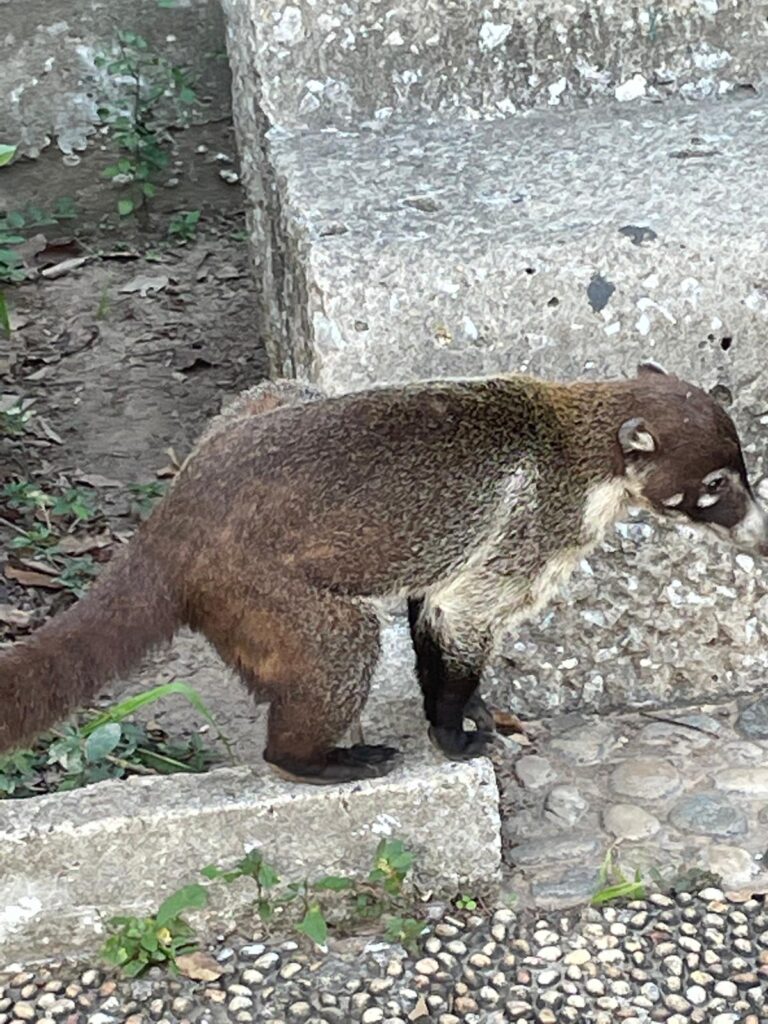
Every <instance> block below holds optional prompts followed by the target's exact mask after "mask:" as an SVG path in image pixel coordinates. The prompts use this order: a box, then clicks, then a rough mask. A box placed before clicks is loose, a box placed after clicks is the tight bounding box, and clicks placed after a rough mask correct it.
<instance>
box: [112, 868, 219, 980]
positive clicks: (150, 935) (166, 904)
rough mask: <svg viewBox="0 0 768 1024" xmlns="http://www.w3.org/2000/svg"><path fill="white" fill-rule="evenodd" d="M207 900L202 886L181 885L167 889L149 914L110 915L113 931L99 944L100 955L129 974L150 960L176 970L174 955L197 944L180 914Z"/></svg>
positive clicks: (185, 951)
mask: <svg viewBox="0 0 768 1024" xmlns="http://www.w3.org/2000/svg"><path fill="white" fill-rule="evenodd" d="M207 903H208V893H207V891H206V889H205V887H204V886H202V885H196V884H193V885H185V886H184V888H182V889H178V890H177V891H176V892H173V893H171V895H170V896H169V897H168V898H167V899H166V900H164V901H163V903H161V904H160V907H159V908H158V910H157V913H156V914H154V915H153V916H151V917H133V916H130V917H129V916H121V917H113V918H112V919H111V920H110V921H109V927H110V929H111V930H112V932H113V934H112V935H110V937H109V938H108V939H107V941H106V942H105V943H104V946H103V947H102V956H103V958H104V959H105V960H106V961H107V963H110V964H114V966H115V967H119V968H120V969H121V971H122V972H123V974H125V975H127V976H128V977H129V978H135V977H136V976H137V975H139V974H142V973H143V972H144V971H145V970H147V968H149V967H152V966H153V965H154V964H161V965H163V966H165V967H167V968H168V970H170V971H171V973H174V974H175V973H178V968H177V966H176V957H178V956H180V955H181V954H182V953H191V952H192V951H193V950H194V949H196V948H197V940H196V939H195V934H194V932H193V930H192V928H191V927H190V925H189V924H188V922H187V921H186V920H185V919H184V917H183V914H184V913H185V912H186V911H188V910H201V909H202V908H203V907H205V906H206V905H207Z"/></svg>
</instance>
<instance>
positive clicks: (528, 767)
mask: <svg viewBox="0 0 768 1024" xmlns="http://www.w3.org/2000/svg"><path fill="white" fill-rule="evenodd" d="M515 773H516V775H517V777H518V779H519V780H520V782H521V783H522V785H523V786H525V788H526V789H540V788H541V787H542V786H546V784H547V783H548V782H552V781H553V780H554V779H555V777H556V776H555V771H554V769H553V767H552V765H551V764H550V763H549V761H547V759H546V758H545V757H539V755H538V754H527V755H525V756H524V757H520V758H518V760H517V761H516V762H515Z"/></svg>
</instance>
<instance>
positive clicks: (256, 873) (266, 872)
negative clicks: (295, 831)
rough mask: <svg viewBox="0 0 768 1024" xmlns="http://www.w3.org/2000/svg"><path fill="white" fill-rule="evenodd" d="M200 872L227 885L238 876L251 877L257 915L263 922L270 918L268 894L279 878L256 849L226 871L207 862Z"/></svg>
mask: <svg viewBox="0 0 768 1024" xmlns="http://www.w3.org/2000/svg"><path fill="white" fill-rule="evenodd" d="M202 874H203V875H204V876H205V877H206V878H208V879H210V880H215V879H220V880H221V881H223V882H226V883H227V885H229V884H230V883H231V882H234V881H235V880H236V879H238V878H252V879H253V881H254V882H255V883H256V910H257V912H258V915H259V917H260V918H261V920H262V921H264V923H265V924H266V923H267V922H268V921H271V920H272V916H273V914H274V907H273V904H272V902H271V900H270V899H269V895H268V894H269V892H270V891H271V890H272V889H274V888H275V886H276V885H278V884H279V882H280V878H279V877H278V875H277V872H276V871H274V870H273V868H271V867H270V866H269V864H267V863H265V861H264V858H263V857H262V856H261V854H260V853H259V851H258V850H249V851H248V853H246V855H245V857H243V859H242V860H240V861H238V862H237V864H235V866H234V867H233V868H230V869H229V870H228V871H224V870H222V869H221V868H217V867H216V865H215V864H209V865H207V867H204V868H203V870H202Z"/></svg>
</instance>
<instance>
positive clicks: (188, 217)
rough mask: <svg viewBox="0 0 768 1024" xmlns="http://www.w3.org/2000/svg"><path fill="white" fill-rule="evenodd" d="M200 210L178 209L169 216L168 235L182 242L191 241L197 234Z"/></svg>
mask: <svg viewBox="0 0 768 1024" xmlns="http://www.w3.org/2000/svg"><path fill="white" fill-rule="evenodd" d="M199 220H200V210H180V211H179V212H178V213H177V214H175V215H174V216H173V217H171V220H170V222H169V224H168V235H169V236H170V237H171V238H173V239H175V240H177V241H180V242H182V243H186V242H193V241H194V240H195V236H196V235H197V225H198V222H199Z"/></svg>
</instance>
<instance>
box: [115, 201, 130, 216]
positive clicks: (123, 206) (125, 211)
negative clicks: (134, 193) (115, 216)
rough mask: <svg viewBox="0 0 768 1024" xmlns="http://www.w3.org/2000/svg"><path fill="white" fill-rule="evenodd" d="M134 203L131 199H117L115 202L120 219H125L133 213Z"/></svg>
mask: <svg viewBox="0 0 768 1024" xmlns="http://www.w3.org/2000/svg"><path fill="white" fill-rule="evenodd" d="M133 207H134V202H133V200H132V199H118V200H117V212H118V213H119V214H120V216H121V217H127V216H128V215H129V214H131V213H133Z"/></svg>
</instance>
